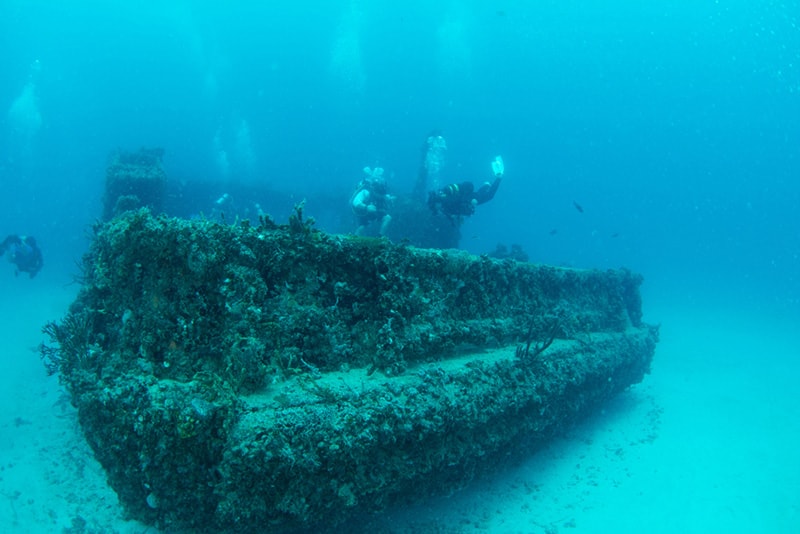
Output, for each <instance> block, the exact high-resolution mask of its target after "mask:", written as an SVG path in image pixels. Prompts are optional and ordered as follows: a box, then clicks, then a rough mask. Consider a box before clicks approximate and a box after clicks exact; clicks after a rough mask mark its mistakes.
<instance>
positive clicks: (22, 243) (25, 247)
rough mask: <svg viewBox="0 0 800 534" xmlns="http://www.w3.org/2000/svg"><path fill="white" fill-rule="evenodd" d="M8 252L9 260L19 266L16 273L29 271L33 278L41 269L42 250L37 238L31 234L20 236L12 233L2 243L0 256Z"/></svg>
mask: <svg viewBox="0 0 800 534" xmlns="http://www.w3.org/2000/svg"><path fill="white" fill-rule="evenodd" d="M6 252H8V261H10V262H11V263H13V264H14V265H16V266H17V269H16V271H15V273H14V274H15V275H18V274H19V273H20V272H23V273H28V275H29V276H30V277H31V278H33V277H34V276H36V273H38V272H39V270H41V268H42V265H43V264H44V262H43V261H42V251H41V250H39V247H38V245H37V244H36V239H34V238H33V237H31V236H21V237H20V236H18V235H15V234H12V235H10V236H8V237H6V238H5V239H4V240H3V242H2V243H0V256H2V255H3V254H5V253H6Z"/></svg>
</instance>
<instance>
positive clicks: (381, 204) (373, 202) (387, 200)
mask: <svg viewBox="0 0 800 534" xmlns="http://www.w3.org/2000/svg"><path fill="white" fill-rule="evenodd" d="M364 174H366V175H367V177H366V178H364V179H363V180H361V182H359V184H358V187H357V188H356V190H355V192H354V193H353V196H352V197H350V208H351V209H352V210H353V213H354V214H355V216H356V219H357V220H358V227H357V228H356V232H355V233H356V235H362V234H363V233H364V231H365V230H366V228H367V226H369V224H370V223H371V222H372V221H377V220H380V221H381V226H380V230H379V233H380V235H381V236H384V235H386V229H387V228H388V227H389V223H390V222H391V220H392V216H391V215H389V213H388V208H389V204H391V202H392V201H393V200H394V199H395V197H394V196H392V195H390V194H388V193H387V187H386V179H385V178H384V177H383V169H382V168H380V167H375V168H374V169H370V168H369V167H364Z"/></svg>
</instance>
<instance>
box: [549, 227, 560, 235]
mask: <svg viewBox="0 0 800 534" xmlns="http://www.w3.org/2000/svg"><path fill="white" fill-rule="evenodd" d="M549 233H550V235H556V234H557V233H558V228H553V229H552V230H550V232H549Z"/></svg>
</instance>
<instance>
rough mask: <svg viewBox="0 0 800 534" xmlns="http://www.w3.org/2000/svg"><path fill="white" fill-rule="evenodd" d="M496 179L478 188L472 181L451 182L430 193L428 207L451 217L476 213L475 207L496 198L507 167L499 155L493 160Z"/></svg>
mask: <svg viewBox="0 0 800 534" xmlns="http://www.w3.org/2000/svg"><path fill="white" fill-rule="evenodd" d="M492 170H493V171H494V181H493V182H491V183H489V182H485V183H484V184H483V185H481V186H480V187H479V188H478V189H475V185H474V184H473V183H472V182H461V183H458V184H450V185H448V186H447V187H443V188H442V189H439V190H438V191H431V192H430V193H428V207H430V209H431V211H433V212H434V213H443V214H444V215H446V216H447V217H449V218H451V219H455V218H459V217H469V216H470V215H472V214H473V213H475V207H476V206H478V205H479V204H485V203H486V202H489V201H490V200H492V199H493V198H494V195H495V193H497V189H498V188H499V187H500V182H501V181H502V179H503V173H504V172H505V167H504V166H503V159H502V158H501V157H500V156H497V157H496V158H495V159H494V161H493V162H492Z"/></svg>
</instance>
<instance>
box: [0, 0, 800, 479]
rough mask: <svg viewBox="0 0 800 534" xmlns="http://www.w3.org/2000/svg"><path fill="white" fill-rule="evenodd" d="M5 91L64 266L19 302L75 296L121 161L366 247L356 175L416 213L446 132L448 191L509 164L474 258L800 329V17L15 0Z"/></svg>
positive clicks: (20, 189) (39, 231) (644, 10)
mask: <svg viewBox="0 0 800 534" xmlns="http://www.w3.org/2000/svg"><path fill="white" fill-rule="evenodd" d="M228 4H230V6H229V7H228ZM0 80H2V83H0V185H1V186H2V195H0V233H2V234H3V235H5V234H9V233H19V234H28V235H34V236H36V237H37V239H38V241H39V243H40V245H41V247H42V249H43V253H44V257H45V267H44V269H43V271H42V272H41V273H40V275H39V276H38V277H37V278H35V279H33V280H28V279H27V277H20V278H19V279H18V280H15V281H13V285H14V286H15V288H16V290H15V291H18V295H22V297H19V298H24V294H25V292H26V291H27V289H25V288H24V287H19V286H22V285H24V284H27V286H28V287H29V288H30V286H35V285H37V284H38V285H39V289H41V288H42V287H46V286H47V285H48V284H51V285H52V286H53V287H56V286H58V287H60V286H61V285H62V284H64V283H67V282H69V281H70V280H71V277H72V275H73V274H74V273H75V271H76V269H75V266H74V260H75V259H76V258H78V257H79V256H80V255H81V254H82V253H83V252H84V251H85V249H86V247H87V243H88V241H87V228H89V227H90V226H91V224H92V223H93V222H94V221H95V220H97V219H98V218H99V217H100V215H101V213H102V194H103V186H104V170H105V167H106V165H107V163H108V160H109V154H110V153H111V152H112V151H113V150H115V149H118V148H121V149H124V150H131V151H132V150H136V149H138V148H139V147H141V146H147V147H162V148H164V149H165V151H166V152H165V154H166V155H165V159H164V165H165V168H166V170H167V172H168V174H169V176H170V179H171V180H172V181H173V182H174V183H175V184H180V186H181V191H182V192H183V193H182V194H184V195H186V198H185V201H186V203H187V207H186V211H187V213H188V212H191V213H194V212H197V211H204V212H210V211H211V210H212V209H213V208H214V202H215V200H216V199H217V198H218V197H219V196H220V195H222V194H223V193H226V192H233V193H235V192H236V191H237V190H242V188H249V189H248V190H250V191H252V190H253V189H255V190H257V191H259V193H258V194H257V195H256V198H239V199H237V202H240V203H241V205H243V204H245V203H247V202H256V201H257V202H259V203H260V204H261V205H263V206H265V207H268V208H269V209H268V211H271V212H273V214H274V215H275V216H276V218H278V219H279V220H280V219H284V220H285V217H286V215H287V214H288V213H289V211H290V209H291V206H292V205H293V204H294V203H295V202H298V201H300V200H302V199H306V210H307V212H308V213H309V214H310V215H312V216H314V215H317V216H318V220H319V225H320V226H321V227H322V228H323V229H327V230H330V231H334V232H348V231H352V230H353V229H354V227H355V223H354V222H353V221H352V220H351V219H350V218H349V217H348V215H349V211H348V208H347V201H348V199H349V197H350V194H351V193H352V191H353V188H354V187H355V184H356V183H358V181H359V180H360V179H361V178H362V174H361V168H362V167H364V166H382V167H384V168H385V169H386V170H387V174H388V175H389V176H390V179H389V184H390V187H391V188H392V189H393V190H394V191H395V192H400V193H403V192H410V191H411V189H412V187H413V184H414V179H415V178H416V174H417V168H418V165H419V161H420V146H421V145H422V143H423V141H424V139H425V137H426V135H427V134H428V133H429V132H430V131H431V130H433V129H440V130H441V131H442V132H443V134H444V136H445V137H446V139H447V144H448V152H447V165H446V167H445V171H444V175H445V178H446V179H447V180H450V181H454V182H455V181H462V180H474V181H483V180H484V179H486V178H487V177H488V176H490V166H489V165H490V161H491V160H492V158H493V157H494V156H496V155H498V154H500V155H502V156H503V158H504V160H505V164H506V175H505V179H504V181H503V184H502V185H501V187H500V190H499V192H498V193H497V196H496V197H495V198H494V200H493V201H491V202H490V203H488V204H485V205H482V206H479V207H478V209H477V212H476V214H475V215H474V216H473V217H471V218H470V219H469V220H467V221H466V222H465V224H464V227H463V229H462V233H463V239H462V241H461V246H462V247H463V248H465V249H467V250H469V251H472V252H475V253H485V252H489V251H491V250H493V249H494V248H495V246H496V244H497V243H498V242H503V243H506V244H511V243H518V244H520V245H521V246H522V247H523V249H524V250H525V251H526V252H527V253H528V254H529V256H530V258H531V261H535V262H540V263H549V264H556V265H570V266H576V267H586V268H614V267H619V266H626V267H628V268H630V269H632V270H635V271H637V272H640V273H642V274H643V275H644V277H645V285H644V287H643V293H644V308H645V318H646V319H652V320H661V319H662V317H660V316H659V314H658V312H657V311H658V310H667V309H668V310H670V313H669V314H665V315H668V316H670V317H680V315H681V312H680V310H681V309H685V310H686V311H687V313H688V312H689V311H691V316H692V317H700V316H702V313H700V312H698V310H699V309H703V310H705V309H725V310H726V312H728V313H731V314H742V315H743V316H747V315H748V314H750V315H753V316H760V317H765V316H766V317H776V318H780V319H781V320H783V321H784V323H782V324H787V325H790V328H791V325H794V327H796V326H798V325H800V321H798V320H800V274H798V273H800V216H799V215H798V211H800V3H798V2H796V1H779V0H774V1H772V0H757V1H753V0H730V1H728V0H716V1H708V0H691V1H690V0H680V1H677V2H669V3H665V2H635V1H630V0H628V1H620V0H617V1H607V2H601V1H590V0H584V1H566V2H565V1H556V0H548V1H536V2H532V1H522V0H519V1H512V0H507V1H498V2H486V1H479V0H472V1H461V2H458V1H454V0H453V1H448V0H446V1H442V2H433V3H432V2H428V1H420V0H410V1H405V2H380V1H377V0H376V1H366V0H363V1H360V2H359V1H356V0H331V1H326V2H308V1H297V2H256V1H238V2H210V1H200V0H197V1H188V0H186V1H166V2H164V1H159V2H156V1H152V0H142V1H139V2H119V1H108V0H106V1H102V0H94V1H82V2H77V1H76V2H54V1H46V0H3V2H2V5H0ZM262 188H263V189H262ZM259 195H261V196H259ZM173 200H175V199H173ZM180 201H181V199H177V200H175V202H176V203H177V205H178V206H180ZM574 203H577V204H579V205H580V206H581V207H582V208H583V212H580V211H578V210H577V209H576V208H575V205H574ZM337 213H341V214H342V215H341V216H339V215H337ZM1 237H2V236H0V238H1ZM3 270H4V271H8V272H2V271H0V275H4V276H5V277H7V278H13V274H12V271H13V269H12V267H11V266H7V269H3ZM4 283H6V282H4ZM8 283H9V284H10V283H11V282H8ZM654 310H656V311H654ZM675 310H677V311H675ZM55 313H56V316H57V315H58V313H59V312H55ZM692 326H693V328H696V329H697V330H699V331H702V328H703V324H702V321H698V322H697V323H694V324H693V325H692ZM35 328H36V329H37V330H38V325H36V326H35ZM794 356H797V354H795V355H794ZM760 357H765V356H763V355H761V356H760ZM657 358H658V355H657ZM794 482H795V483H796V482H797V481H796V480H795V481H794Z"/></svg>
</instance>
